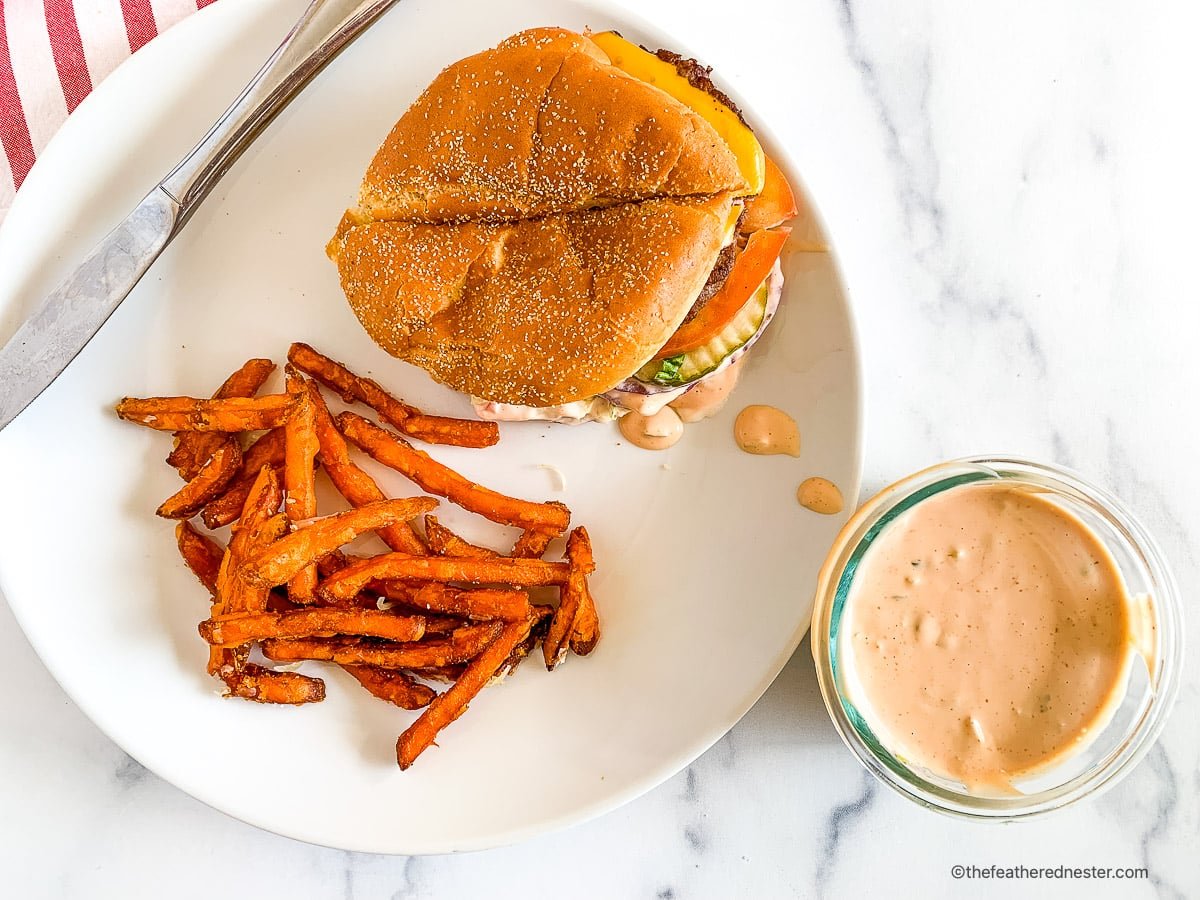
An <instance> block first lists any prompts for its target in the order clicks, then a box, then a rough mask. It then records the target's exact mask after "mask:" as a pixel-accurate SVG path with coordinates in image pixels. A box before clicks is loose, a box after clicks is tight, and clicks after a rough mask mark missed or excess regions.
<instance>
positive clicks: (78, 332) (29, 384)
mask: <svg viewBox="0 0 1200 900" xmlns="http://www.w3.org/2000/svg"><path fill="white" fill-rule="evenodd" d="M179 213H180V206H179V204H178V203H177V202H176V201H175V198H173V197H171V196H170V195H168V194H167V193H166V191H164V190H162V188H155V189H154V190H152V191H151V192H150V193H149V194H147V195H146V197H145V199H144V200H142V202H141V203H139V204H138V205H137V207H136V208H135V209H134V211H133V212H132V213H130V214H129V215H128V216H127V217H126V218H125V220H124V221H123V222H121V224H119V225H118V226H117V227H116V228H114V229H113V230H112V231H110V232H109V233H108V235H107V236H106V237H105V238H104V239H103V240H102V241H100V243H99V244H97V245H96V246H95V248H93V250H92V251H91V252H90V253H89V254H88V255H87V256H86V257H85V258H84V260H83V262H82V263H80V264H79V267H78V268H77V269H76V270H75V271H74V272H72V273H71V274H70V275H69V276H68V277H67V279H66V280H65V281H64V282H63V283H62V284H60V285H59V286H58V287H57V288H56V289H55V290H54V291H52V292H51V293H50V294H48V295H47V296H46V297H45V298H44V299H43V300H42V301H41V303H40V304H38V307H37V308H36V309H35V310H34V311H33V313H32V314H31V315H30V316H29V318H28V319H26V320H25V323H24V324H23V325H22V326H21V327H20V328H19V329H17V332H16V334H14V335H13V336H12V338H11V339H10V340H9V341H8V343H7V344H5V345H4V349H3V350H0V385H3V386H4V387H3V394H0V429H2V428H4V426H5V425H7V424H8V423H9V422H11V421H12V420H13V419H15V418H16V417H17V414H18V413H19V412H21V411H22V410H23V409H25V407H26V406H28V405H29V404H30V403H32V402H33V401H34V400H35V399H36V398H37V396H38V395H39V394H41V392H42V391H43V390H45V389H46V388H47V387H49V386H50V383H51V382H53V381H54V379H55V378H57V377H58V376H59V374H60V373H61V372H62V371H63V369H65V368H66V367H67V365H68V364H69V363H70V362H71V360H73V359H74V358H75V357H76V356H77V355H79V352H80V351H81V350H83V348H84V346H85V345H86V344H87V342H88V341H90V340H91V339H92V337H93V336H94V335H95V334H96V332H97V331H99V330H100V326H101V325H103V324H104V323H105V322H106V321H107V320H108V317H109V316H111V315H112V314H113V312H114V311H115V310H116V308H117V307H118V306H119V305H120V304H121V301H122V300H124V299H125V298H126V296H128V294H129V292H130V291H131V290H133V286H134V285H135V284H137V283H138V280H139V279H140V278H141V277H142V275H144V274H145V273H146V270H147V269H149V268H150V265H151V264H152V263H153V262H154V261H155V260H156V259H158V255H159V254H160V253H162V251H163V248H165V247H166V246H167V244H168V243H169V242H170V240H171V238H172V237H173V236H174V234H175V229H176V224H177V223H178V221H179Z"/></svg>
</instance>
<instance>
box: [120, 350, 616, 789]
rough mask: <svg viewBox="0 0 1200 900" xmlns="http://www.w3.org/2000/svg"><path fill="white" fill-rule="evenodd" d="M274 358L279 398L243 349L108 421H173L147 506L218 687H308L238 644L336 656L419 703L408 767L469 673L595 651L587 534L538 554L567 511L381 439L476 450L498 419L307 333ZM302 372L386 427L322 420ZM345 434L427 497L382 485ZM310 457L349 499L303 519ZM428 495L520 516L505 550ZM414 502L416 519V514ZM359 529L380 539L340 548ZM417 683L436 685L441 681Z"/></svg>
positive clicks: (263, 699)
mask: <svg viewBox="0 0 1200 900" xmlns="http://www.w3.org/2000/svg"><path fill="white" fill-rule="evenodd" d="M288 361H289V365H288V366H287V367H286V379H285V383H286V389H285V392H284V393H280V394H267V395H264V396H257V395H258V391H259V389H260V388H262V386H263V385H264V383H265V382H266V381H267V379H268V377H269V376H270V375H271V373H272V372H273V371H274V370H275V364H274V363H273V362H271V361H270V360H268V359H252V360H250V361H249V362H247V363H246V364H245V365H243V366H242V367H241V368H240V369H238V370H237V371H236V372H234V373H233V374H232V375H230V376H229V378H228V379H226V381H225V383H224V384H222V385H221V387H220V388H218V390H217V392H216V393H215V394H213V396H212V398H211V399H200V398H195V397H152V398H148V399H134V398H128V397H127V398H125V399H124V400H122V401H121V402H120V403H119V404H118V405H117V415H119V416H120V417H121V418H122V419H125V420H127V421H129V422H134V423H136V424H139V425H145V426H147V427H149V428H154V429H157V430H159V431H172V432H174V433H175V446H174V449H173V450H172V451H171V453H170V455H169V456H168V457H167V462H168V463H170V464H171V465H172V466H174V467H175V468H176V469H178V470H179V474H180V475H181V476H182V477H183V479H184V481H185V484H184V486H183V487H182V488H180V490H179V491H177V492H176V493H175V494H173V495H172V496H171V497H168V498H167V499H166V500H164V501H163V503H162V505H161V506H160V507H159V508H158V515H160V516H163V517H165V518H169V519H179V520H181V521H180V522H179V525H178V527H177V529H176V536H177V539H178V544H179V552H180V553H181V554H182V556H183V559H184V561H185V562H186V563H187V565H188V566H189V567H190V568H191V570H192V571H193V572H194V573H195V574H196V576H197V577H198V578H199V579H200V581H201V583H202V584H203V585H204V586H205V587H206V588H208V591H209V593H210V595H211V597H212V609H211V613H210V616H209V618H207V619H205V620H204V621H203V622H201V623H200V635H201V636H202V637H203V638H204V640H205V641H206V642H207V643H208V645H209V657H208V671H209V674H211V675H213V676H215V677H217V678H219V679H220V680H221V681H223V682H224V684H225V685H226V688H227V689H228V694H229V696H233V697H242V698H245V699H247V700H255V701H258V702H260V703H290V704H300V703H315V702H317V701H320V700H323V699H324V698H325V683H324V682H323V681H322V680H321V679H320V678H315V677H313V676H310V675H304V674H301V673H299V672H294V671H282V670H279V669H274V668H271V667H270V666H269V665H262V664H258V663H254V662H251V661H250V651H251V649H252V647H253V646H254V645H257V646H258V648H259V650H260V651H261V653H262V656H263V657H264V658H265V659H266V660H270V661H276V662H293V661H297V660H325V661H327V662H330V663H333V664H335V665H337V666H340V667H341V668H342V669H344V670H345V671H346V672H348V673H349V674H350V675H351V676H353V677H354V679H355V680H357V681H358V682H359V683H360V684H361V685H362V686H363V687H364V688H366V689H367V690H368V691H370V692H371V693H372V694H374V695H375V696H376V697H379V698H380V699H382V700H387V701H388V702H390V703H394V704H395V705H397V706H400V707H403V708H404V709H413V710H416V709H421V710H422V712H421V714H420V715H419V716H418V718H417V719H416V720H415V721H414V722H413V723H412V724H411V725H410V726H409V727H408V729H407V730H406V731H405V732H404V733H403V734H401V735H400V738H399V740H398V741H397V744H396V756H397V760H398V762H399V764H400V768H401V769H407V768H408V767H409V766H410V765H412V763H413V761H414V760H416V758H417V757H418V756H419V755H420V754H421V752H422V751H423V750H425V748H427V747H428V746H429V745H430V744H432V743H433V742H434V739H435V738H436V737H437V735H438V732H439V731H441V729H443V728H445V727H446V726H447V725H449V724H450V723H451V722H453V721H454V720H455V719H456V718H458V717H459V716H460V715H461V714H462V713H463V711H464V710H465V709H466V707H467V704H468V703H470V702H471V700H472V699H473V698H474V697H475V695H476V694H478V693H479V691H480V690H481V689H482V688H483V687H484V686H485V685H487V684H488V683H489V682H490V681H492V680H493V679H496V678H499V677H503V676H504V675H506V674H508V673H509V672H511V671H512V670H513V669H515V668H516V667H517V665H518V664H519V663H520V662H521V660H522V659H524V658H525V656H526V655H528V654H529V652H530V651H531V650H533V649H534V648H535V647H536V646H537V645H538V643H541V646H542V653H543V657H544V659H545V662H546V667H547V668H548V669H553V668H554V667H555V666H556V665H558V663H559V662H561V661H562V659H563V658H564V657H565V656H566V654H567V651H568V650H570V651H572V652H574V653H576V654H579V655H586V654H588V653H590V652H591V651H592V648H593V647H595V645H596V641H597V640H598V638H599V636H600V624H599V620H598V618H597V615H596V607H595V604H594V603H593V601H592V596H591V593H590V591H589V589H588V580H587V579H588V575H589V574H591V572H592V571H593V570H594V569H595V562H594V561H593V558H592V548H591V543H590V541H589V539H588V534H587V531H586V530H585V529H584V528H582V527H580V528H576V529H574V530H573V531H571V532H570V534H569V535H568V537H567V542H566V556H565V559H564V560H562V561H548V560H543V559H542V555H543V554H544V553H545V551H546V548H547V546H548V545H549V544H550V542H551V541H552V540H554V539H555V538H556V537H560V536H561V535H563V534H565V533H566V532H567V528H568V526H569V525H570V520H571V513H570V510H568V509H567V507H566V506H564V505H563V504H561V503H556V502H548V503H534V502H531V501H528V500H518V499H516V498H514V497H508V496H505V495H504V494H500V493H497V492H496V491H492V490H489V489H488V488H485V487H483V486H481V485H478V484H475V483H474V482H472V481H470V480H468V479H466V478H464V477H463V476H461V475H459V474H458V473H457V472H455V471H454V470H452V469H450V468H448V467H447V466H444V465H442V464H441V463H439V462H437V461H436V460H434V459H432V458H431V457H430V456H429V455H427V454H426V453H424V452H422V451H420V450H417V449H416V448H414V447H413V446H412V445H411V444H409V443H408V442H407V441H406V440H404V439H403V438H402V437H400V436H399V434H397V433H396V431H398V432H401V433H403V434H404V435H406V436H408V437H412V438H417V439H419V440H422V441H426V442H428V443H435V444H453V445H456V446H460V447H488V446H491V445H492V444H495V443H496V441H497V440H498V438H499V432H498V430H497V428H496V425H495V423H493V422H479V421H471V420H465V419H452V418H445V417H442V416H430V415H426V414H425V413H423V412H421V411H420V410H419V409H416V408H415V407H413V406H410V405H408V404H407V403H404V402H402V401H400V400H398V399H396V398H395V397H393V396H392V395H390V394H389V393H388V392H387V391H385V390H384V389H383V388H382V387H380V386H379V385H378V384H377V383H376V382H374V381H372V380H370V379H368V378H362V377H360V376H358V375H355V374H354V373H353V372H351V371H350V370H349V369H347V368H346V367H345V366H343V365H342V364H341V363H339V362H336V361H334V360H332V359H329V358H328V357H326V356H323V355H322V354H320V353H318V352H317V351H316V350H314V349H313V348H312V347H310V346H308V345H307V344H299V343H297V344H293V345H292V346H291V349H290V350H289V352H288ZM318 384H321V385H324V386H325V387H327V388H330V389H331V390H332V391H333V392H335V393H336V394H337V395H338V396H340V397H341V399H342V400H343V401H345V402H346V403H347V404H351V403H361V404H364V405H365V406H367V407H370V408H371V409H372V410H374V411H375V413H376V414H377V415H378V416H379V418H380V420H382V422H384V423H385V424H386V425H388V426H391V428H392V429H395V431H392V430H390V429H388V428H384V427H381V426H380V425H378V424H376V423H374V422H371V421H370V420H368V419H365V418H363V417H362V416H358V415H355V414H354V413H351V412H343V413H341V414H340V415H337V416H334V415H332V414H331V413H330V410H329V408H328V406H327V405H326V402H325V398H324V397H323V395H322V393H321V390H320V388H319V387H318ZM255 432H258V434H257V436H255V435H254V433H255ZM350 446H354V447H356V448H358V449H359V450H362V451H363V452H365V453H367V454H369V455H370V456H372V457H373V458H375V459H376V460H378V461H379V462H380V463H382V464H383V465H385V466H388V467H390V468H392V469H395V470H396V471H398V472H400V473H402V474H403V475H404V476H405V477H407V478H408V479H410V480H411V481H413V482H414V483H416V484H417V485H418V486H419V487H420V488H421V489H422V490H423V491H425V492H426V493H427V494H432V495H435V496H427V497H410V498H404V499H389V498H388V497H387V496H385V494H384V493H383V491H382V490H381V489H380V487H379V486H378V485H377V484H376V482H375V481H374V479H372V478H371V476H370V475H368V474H367V473H366V472H365V471H363V469H362V468H360V467H359V466H358V465H357V464H356V463H355V462H354V460H353V459H352V458H351V455H350V450H349V448H350ZM318 471H324V472H325V474H326V475H327V476H328V478H329V480H330V481H331V482H332V483H333V486H334V487H335V488H336V489H337V491H338V492H339V493H340V494H341V495H342V496H343V497H345V498H346V500H347V501H348V502H349V504H350V506H351V507H352V508H351V509H349V510H347V511H345V512H339V513H335V514H333V515H325V516H321V515H320V514H319V511H318V509H317V495H316V477H317V473H318ZM436 497H443V498H445V499H447V500H450V501H451V502H453V503H455V504H457V505H458V506H461V507H462V508H464V509H467V510H470V511H472V512H474V513H477V514H479V515H481V516H484V517H485V518H487V519H490V520H492V521H493V522H498V523H500V524H503V525H511V526H515V527H518V528H520V529H522V531H521V536H520V538H519V539H518V540H517V542H516V544H515V546H514V547H513V549H512V552H511V553H509V554H508V555H507V556H506V555H504V554H501V553H498V552H496V551H494V550H489V549H486V548H484V547H479V546H476V545H474V544H471V543H469V542H468V541H466V540H464V539H463V538H461V537H459V536H458V535H456V534H455V533H454V532H452V531H451V530H450V529H448V528H446V527H445V526H444V525H442V524H441V523H440V522H438V520H437V519H436V518H435V517H434V516H433V515H432V514H431V513H432V512H433V510H434V508H435V507H436V506H437V505H438V502H439V501H438V500H437V499H436ZM197 515H199V516H200V518H201V520H202V521H203V523H204V525H205V526H207V528H209V529H218V528H221V527H223V526H225V525H231V526H232V529H231V536H230V538H229V542H228V545H227V546H226V547H221V545H220V544H219V543H218V542H217V541H216V540H214V538H213V537H211V536H209V535H207V534H205V533H204V532H202V531H201V530H200V529H198V528H197V527H195V526H194V525H193V524H192V523H191V522H190V521H189V520H190V519H192V518H193V517H194V516H197ZM422 516H423V517H424V519H423V522H422V523H421V524H422V526H423V527H421V528H417V527H414V522H416V521H417V520H418V519H420V518H421V517H422ZM366 532H374V533H375V534H376V535H377V536H378V537H379V538H380V539H381V540H382V541H383V543H384V544H386V545H387V547H388V548H389V550H390V552H388V553H382V554H380V555H377V556H369V557H360V556H352V555H349V554H347V553H345V552H343V550H342V549H341V548H342V547H343V546H344V545H345V544H348V543H349V542H351V541H353V540H354V539H355V538H357V537H358V536H359V535H362V534H364V533H366ZM543 586H553V587H556V588H557V589H558V595H559V603H558V605H557V606H556V607H555V606H550V605H546V604H541V603H535V602H532V601H531V599H530V596H529V592H528V589H529V588H534V587H543ZM429 682H434V683H437V682H449V683H450V686H449V687H448V688H447V689H446V690H445V691H443V692H442V693H440V694H438V693H436V692H435V691H434V689H433V688H432V687H431V686H430V684H429Z"/></svg>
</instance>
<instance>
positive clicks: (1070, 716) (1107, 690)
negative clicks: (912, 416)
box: [839, 482, 1134, 795]
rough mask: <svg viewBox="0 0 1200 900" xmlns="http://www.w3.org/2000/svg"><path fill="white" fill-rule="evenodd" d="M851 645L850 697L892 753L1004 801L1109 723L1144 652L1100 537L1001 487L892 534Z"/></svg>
mask: <svg viewBox="0 0 1200 900" xmlns="http://www.w3.org/2000/svg"><path fill="white" fill-rule="evenodd" d="M839 640H840V647H841V648H842V649H841V652H842V653H843V654H844V659H845V662H844V673H845V674H844V679H845V689H846V692H847V695H848V696H849V697H850V698H851V699H852V701H853V702H854V703H855V704H856V705H857V706H859V708H860V710H861V711H862V713H863V715H864V716H865V717H866V719H867V721H868V722H869V723H870V725H871V728H872V730H874V731H875V733H876V735H877V736H878V737H879V738H880V739H881V740H882V741H883V743H884V745H885V746H887V747H888V748H889V749H890V750H891V751H892V752H893V753H894V754H896V755H897V756H898V757H900V758H901V759H904V760H905V761H906V762H907V763H909V764H915V765H917V766H922V767H924V768H926V769H928V770H929V771H931V772H933V773H936V774H937V775H940V776H943V777H945V778H949V779H952V780H954V781H957V782H960V783H962V784H964V785H965V786H966V787H967V788H968V789H970V790H980V789H985V790H988V791H990V792H994V793H996V794H1000V795H1003V794H1011V793H1012V792H1013V791H1014V787H1013V781H1014V779H1017V778H1020V777H1021V776H1023V775H1028V774H1034V773H1036V772H1037V771H1038V770H1040V769H1043V768H1045V767H1047V766H1049V765H1052V764H1054V763H1056V762H1059V761H1061V760H1063V759H1065V758H1066V757H1068V756H1070V755H1071V754H1072V753H1073V752H1075V751H1077V750H1079V749H1082V748H1083V747H1084V746H1086V743H1087V741H1088V740H1089V739H1090V737H1091V736H1092V735H1093V734H1095V733H1096V732H1098V731H1099V730H1100V729H1102V728H1103V727H1104V725H1105V724H1106V723H1107V722H1108V720H1109V718H1110V717H1111V715H1112V713H1113V711H1114V710H1115V708H1116V706H1117V705H1118V703H1119V701H1120V699H1121V695H1122V688H1123V686H1124V683H1125V679H1126V676H1127V673H1128V669H1129V664H1130V661H1131V659H1132V655H1133V645H1134V642H1133V640H1132V635H1131V631H1130V605H1129V600H1128V597H1127V594H1126V590H1125V584H1124V581H1123V580H1122V578H1121V574H1120V572H1119V571H1118V569H1117V567H1116V564H1115V563H1114V562H1113V560H1112V557H1111V556H1110V555H1109V553H1108V550H1107V549H1106V548H1105V547H1104V545H1103V544H1102V543H1101V542H1100V540H1099V538H1098V537H1097V536H1096V535H1095V534H1094V533H1093V532H1092V531H1091V529H1090V528H1088V526H1086V525H1085V524H1084V523H1083V522H1081V521H1080V520H1079V519H1077V518H1076V517H1075V516H1073V515H1071V514H1070V513H1068V512H1067V511H1066V510H1064V509H1062V508H1061V507H1059V506H1058V505H1056V504H1055V503H1053V502H1052V501H1051V500H1048V499H1046V498H1045V497H1044V496H1043V495H1040V494H1037V493H1034V492H1031V491H1029V490H1028V489H1025V488H1021V487H1017V486H1010V485H1006V484H1003V483H995V482H989V483H978V484H967V485H962V486H959V487H955V488H950V489H948V490H945V491H943V492H942V493H939V494H935V495H934V496H932V497H929V498H928V499H926V500H922V501H920V502H918V503H917V504H916V505H915V506H914V507H912V508H911V509H909V510H907V511H906V512H904V513H902V514H901V515H900V516H899V517H897V518H896V519H895V520H894V521H893V522H891V523H890V524H888V525H887V526H886V527H885V528H884V530H883V531H882V532H881V533H880V534H879V536H878V537H877V538H876V539H875V541H874V543H873V544H872V545H871V547H870V548H869V549H868V550H867V551H866V553H865V554H864V555H863V557H862V560H861V562H860V563H859V566H858V570H857V573H856V575H855V577H854V582H853V584H852V585H851V589H850V594H849V597H848V600H847V606H846V612H845V618H844V619H843V622H842V632H841V636H840V638H839Z"/></svg>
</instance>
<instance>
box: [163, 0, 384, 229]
mask: <svg viewBox="0 0 1200 900" xmlns="http://www.w3.org/2000/svg"><path fill="white" fill-rule="evenodd" d="M395 3H396V0H312V2H311V3H310V4H309V5H308V8H307V9H306V10H305V11H304V15H302V16H301V17H300V20H299V21H298V22H296V24H295V25H294V26H293V27H292V30H291V31H290V32H288V35H287V37H286V38H284V39H283V43H282V44H280V45H279V47H278V48H277V49H276V50H275V52H274V53H272V54H271V56H270V58H269V59H268V60H267V61H266V63H264V64H263V67H262V68H261V69H259V70H258V74H257V75H255V76H254V77H253V78H252V79H251V80H250V83H249V84H247V85H246V87H245V88H243V89H242V92H241V93H240V94H239V95H238V97H237V99H236V100H234V101H233V103H232V105H230V107H229V109H227V110H225V112H224V113H223V114H222V115H221V117H220V118H219V119H218V120H217V121H216V124H214V125H213V127H212V128H210V129H209V131H208V134H206V135H205V136H204V137H203V138H202V139H201V140H200V143H198V144H197V145H196V146H195V147H194V148H193V149H192V151H191V152H190V153H188V155H187V156H185V157H184V158H183V160H182V161H181V162H180V163H179V165H177V166H176V167H175V168H174V169H172V170H171V172H170V173H169V174H168V175H167V177H166V178H164V179H163V180H162V181H161V182H159V187H161V188H162V189H163V190H165V191H166V192H167V193H168V194H169V195H170V196H171V197H173V198H174V199H175V200H176V201H177V202H178V203H179V205H180V220H179V222H180V225H182V223H183V222H184V221H185V220H186V219H187V218H188V217H189V216H190V215H191V213H192V212H194V211H195V209H196V207H198V206H199V205H200V202H201V201H202V200H203V199H204V198H205V197H206V196H207V195H208V192H209V191H210V190H212V187H213V185H215V184H216V183H217V181H218V180H219V179H220V178H221V176H222V175H224V174H225V172H226V171H227V170H228V169H229V167H230V166H232V165H233V164H234V163H235V162H236V161H237V158H238V157H239V156H241V155H242V151H244V150H245V149H246V147H248V146H249V145H250V143H251V142H252V141H253V140H254V139H255V138H256V137H257V136H258V135H259V133H260V132H262V130H263V129H264V128H266V127H267V125H268V124H270V122H271V120H272V119H273V118H275V114H276V113H278V112H279V111H280V110H281V109H283V108H284V107H285V106H286V105H287V104H288V101H289V100H291V99H292V97H294V96H295V95H296V93H297V92H298V91H299V90H300V89H301V88H303V87H304V86H305V85H306V84H308V82H309V81H310V80H311V79H312V78H313V76H315V75H316V74H317V73H318V72H320V71H321V69H323V68H324V67H325V66H326V65H327V64H328V63H329V62H330V61H331V60H332V59H333V58H334V57H335V56H337V55H338V53H340V52H341V51H342V50H343V49H344V48H345V47H346V46H348V45H349V44H350V43H351V42H352V41H353V40H354V39H355V38H356V37H358V35H359V34H361V33H362V32H363V31H364V30H365V29H366V28H367V26H369V25H370V24H371V23H372V22H374V21H375V19H377V18H378V17H379V16H380V15H381V14H382V13H384V12H386V11H387V10H388V9H389V8H390V7H391V6H393V5H394V4H395Z"/></svg>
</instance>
